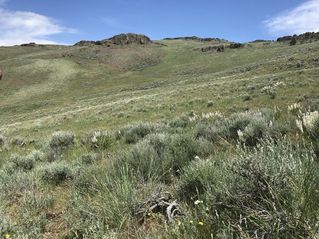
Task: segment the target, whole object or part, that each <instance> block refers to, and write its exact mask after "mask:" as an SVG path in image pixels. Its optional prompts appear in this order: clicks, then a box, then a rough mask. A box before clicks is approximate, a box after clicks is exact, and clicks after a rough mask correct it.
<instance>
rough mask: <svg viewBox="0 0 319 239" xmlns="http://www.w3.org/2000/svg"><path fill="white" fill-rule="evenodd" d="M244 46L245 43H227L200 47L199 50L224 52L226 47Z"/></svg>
mask: <svg viewBox="0 0 319 239" xmlns="http://www.w3.org/2000/svg"><path fill="white" fill-rule="evenodd" d="M244 46H245V45H244V44H241V43H230V44H229V45H215V46H207V47H202V48H200V51H201V52H211V51H216V52H224V51H225V49H226V48H229V49H236V48H242V47H244Z"/></svg>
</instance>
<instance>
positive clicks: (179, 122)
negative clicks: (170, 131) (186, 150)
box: [169, 115, 190, 128]
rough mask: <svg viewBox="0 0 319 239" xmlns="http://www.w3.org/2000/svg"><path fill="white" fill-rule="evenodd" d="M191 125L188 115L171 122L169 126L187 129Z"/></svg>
mask: <svg viewBox="0 0 319 239" xmlns="http://www.w3.org/2000/svg"><path fill="white" fill-rule="evenodd" d="M189 123H190V120H189V117H188V116H187V115H183V116H180V117H178V118H176V119H174V120H172V121H170V122H169V126H170V127H172V128H185V127H186V126H187V125H188V124H189Z"/></svg>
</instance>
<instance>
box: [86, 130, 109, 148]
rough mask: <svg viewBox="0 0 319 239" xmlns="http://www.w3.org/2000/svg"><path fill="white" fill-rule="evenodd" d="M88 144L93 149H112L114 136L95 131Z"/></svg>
mask: <svg viewBox="0 0 319 239" xmlns="http://www.w3.org/2000/svg"><path fill="white" fill-rule="evenodd" d="M88 143H89V146H90V148H91V149H99V150H105V149H108V148H110V147H111V146H112V145H113V143H114V139H113V137H112V135H110V134H109V133H107V132H104V131H95V132H94V133H93V134H92V135H91V136H90V137H89V139H88Z"/></svg>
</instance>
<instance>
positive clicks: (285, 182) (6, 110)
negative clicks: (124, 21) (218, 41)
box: [0, 40, 319, 238]
mask: <svg viewBox="0 0 319 239" xmlns="http://www.w3.org/2000/svg"><path fill="white" fill-rule="evenodd" d="M159 42H160V43H163V44H164V45H165V46H160V45H149V46H136V45H134V46H125V47H111V48H103V47H100V46H93V47H67V46H36V47H17V46H16V47H0V52H1V54H0V65H1V67H2V68H3V69H4V70H5V77H4V79H3V80H2V81H0V108H1V111H0V136H1V137H0V138H1V144H0V192H1V194H0V202H1V203H0V238H1V237H3V236H4V235H6V234H10V235H11V236H12V237H13V238H210V237H211V235H213V236H214V238H316V237H318V230H319V228H318V223H317V222H318V220H319V218H318V215H319V208H318V205H317V203H316V202H317V201H318V200H319V194H318V186H319V185H318V180H319V175H318V172H319V171H318V155H319V153H318V152H319V150H318V149H319V143H318V134H319V133H318V122H319V120H318V119H315V120H313V121H311V125H312V126H311V127H309V126H308V125H307V122H306V123H305V122H304V119H305V117H306V112H315V111H316V110H318V102H319V94H318V91H317V89H318V88H319V73H318V67H319V65H318V51H319V43H318V42H312V43H305V44H300V45H299V44H298V45H295V46H289V44H288V43H287V44H284V43H277V42H271V43H267V44H264V43H249V44H246V45H245V47H244V48H240V49H228V48H227V49H226V50H225V52H223V53H216V52H206V53H202V52H201V51H200V50H199V49H200V48H201V47H205V46H209V45H212V44H215V43H208V42H198V41H185V40H163V41H159ZM293 103H298V107H297V109H294V110H288V106H290V105H291V104H293ZM311 114H312V115H315V117H317V116H316V113H311ZM296 122H297V123H296ZM298 122H299V125H298ZM300 122H301V123H300ZM300 124H301V125H302V127H303V131H301V130H300ZM17 139H18V140H17ZM17 141H19V143H17ZM154 195H155V196H154ZM168 195H169V196H168ZM154 197H155V198H156V197H158V198H157V199H156V200H158V202H159V203H163V202H162V201H160V198H162V199H161V200H163V198H164V199H165V200H168V201H169V202H170V203H172V202H174V201H176V202H177V203H178V207H179V210H180V211H181V212H182V215H180V216H178V217H176V218H174V220H172V221H170V220H169V219H168V217H167V215H166V208H165V206H163V205H162V206H160V207H157V208H156V209H154V210H151V208H152V205H151V203H154V202H153V201H152V200H154ZM150 199H152V200H150ZM156 200H155V201H156ZM195 202H196V203H195ZM137 209H139V210H140V209H143V210H144V211H143V214H142V218H141V214H138V213H136V212H137Z"/></svg>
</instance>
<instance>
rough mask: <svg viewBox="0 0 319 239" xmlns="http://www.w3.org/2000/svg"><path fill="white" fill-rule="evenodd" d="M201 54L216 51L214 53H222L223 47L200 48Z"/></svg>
mask: <svg viewBox="0 0 319 239" xmlns="http://www.w3.org/2000/svg"><path fill="white" fill-rule="evenodd" d="M200 50H201V52H210V51H216V52H224V51H225V46H224V45H219V46H208V47H202V48H201V49H200Z"/></svg>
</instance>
